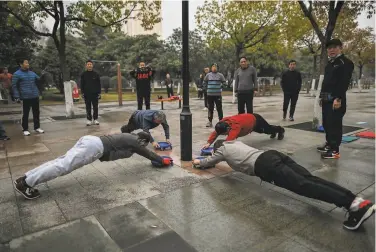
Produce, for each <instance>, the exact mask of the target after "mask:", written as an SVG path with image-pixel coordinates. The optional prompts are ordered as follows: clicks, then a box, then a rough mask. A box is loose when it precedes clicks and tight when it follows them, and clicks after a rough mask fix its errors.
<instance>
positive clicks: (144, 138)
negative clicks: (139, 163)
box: [137, 131, 151, 147]
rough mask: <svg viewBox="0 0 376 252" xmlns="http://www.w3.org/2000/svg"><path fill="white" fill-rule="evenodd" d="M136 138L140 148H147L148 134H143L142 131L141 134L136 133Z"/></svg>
mask: <svg viewBox="0 0 376 252" xmlns="http://www.w3.org/2000/svg"><path fill="white" fill-rule="evenodd" d="M137 136H138V139H137V140H138V143H139V144H140V145H141V146H144V147H145V146H147V145H148V144H149V142H150V139H151V138H150V134H148V133H146V132H144V131H141V132H138V133H137Z"/></svg>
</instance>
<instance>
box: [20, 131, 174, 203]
mask: <svg viewBox="0 0 376 252" xmlns="http://www.w3.org/2000/svg"><path fill="white" fill-rule="evenodd" d="M149 141H150V135H149V134H147V133H145V132H140V133H138V134H137V135H134V134H127V133H119V134H113V135H105V136H100V137H97V136H84V137H81V138H80V139H79V140H78V142H77V143H76V144H75V145H74V146H73V147H72V149H70V150H69V151H68V152H67V153H66V154H65V155H63V156H61V157H58V158H57V159H55V160H52V161H49V162H47V163H44V164H42V165H40V166H38V167H37V168H34V169H33V170H31V171H28V172H26V173H25V175H24V176H22V177H20V178H18V179H17V180H16V181H15V182H14V187H15V189H16V191H17V192H19V193H21V194H22V195H23V196H24V197H25V198H26V199H36V198H38V197H40V193H39V192H38V190H37V189H34V188H33V187H34V186H36V185H38V184H41V183H45V182H48V181H50V180H52V179H55V178H57V177H59V176H63V175H67V174H69V173H71V172H72V171H74V170H76V169H78V168H81V167H83V166H85V165H88V164H91V163H93V162H94V161H96V160H100V161H101V162H104V161H114V160H118V159H123V158H130V157H131V156H132V155H133V154H134V153H137V154H138V155H140V156H143V157H145V158H147V159H149V160H152V161H155V162H158V163H160V164H163V165H166V166H167V165H170V163H171V161H170V159H169V158H162V157H160V156H158V155H157V154H155V153H154V152H152V151H150V150H149V149H148V148H146V146H147V145H148V143H149Z"/></svg>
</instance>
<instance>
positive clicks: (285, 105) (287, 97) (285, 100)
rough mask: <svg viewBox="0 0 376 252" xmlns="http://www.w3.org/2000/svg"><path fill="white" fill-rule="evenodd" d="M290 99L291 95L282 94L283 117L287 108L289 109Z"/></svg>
mask: <svg viewBox="0 0 376 252" xmlns="http://www.w3.org/2000/svg"><path fill="white" fill-rule="evenodd" d="M290 99H291V94H290V93H283V109H282V110H283V114H284V115H285V114H286V113H287V108H288V107H289V103H290Z"/></svg>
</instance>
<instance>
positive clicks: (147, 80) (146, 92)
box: [129, 61, 155, 110]
mask: <svg viewBox="0 0 376 252" xmlns="http://www.w3.org/2000/svg"><path fill="white" fill-rule="evenodd" d="M154 73H155V72H154V70H152V69H151V68H150V67H149V66H145V62H143V61H141V62H140V64H139V67H138V68H137V69H135V70H132V71H131V72H130V73H129V74H130V75H131V76H132V77H133V78H135V79H136V90H137V109H138V110H142V104H143V102H144V101H145V107H146V110H149V109H150V95H151V80H152V78H153V76H154Z"/></svg>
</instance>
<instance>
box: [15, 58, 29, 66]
mask: <svg viewBox="0 0 376 252" xmlns="http://www.w3.org/2000/svg"><path fill="white" fill-rule="evenodd" d="M25 60H27V61H29V59H27V58H19V59H17V64H18V65H22V64H23V63H24V61H25Z"/></svg>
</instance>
